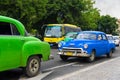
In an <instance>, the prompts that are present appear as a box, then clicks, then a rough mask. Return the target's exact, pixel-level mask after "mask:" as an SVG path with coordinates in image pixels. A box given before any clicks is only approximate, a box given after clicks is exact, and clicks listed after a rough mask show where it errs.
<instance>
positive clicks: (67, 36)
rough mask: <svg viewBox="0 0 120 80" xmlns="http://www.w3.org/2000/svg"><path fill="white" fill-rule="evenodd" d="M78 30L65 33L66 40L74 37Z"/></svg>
mask: <svg viewBox="0 0 120 80" xmlns="http://www.w3.org/2000/svg"><path fill="white" fill-rule="evenodd" d="M77 34H78V32H69V33H67V34H66V35H65V38H64V41H69V40H71V39H74V38H75V37H76V35H77Z"/></svg>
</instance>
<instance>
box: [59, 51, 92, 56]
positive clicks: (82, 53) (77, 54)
mask: <svg viewBox="0 0 120 80" xmlns="http://www.w3.org/2000/svg"><path fill="white" fill-rule="evenodd" d="M58 55H65V56H75V57H89V56H90V55H89V54H87V53H86V52H81V53H77V52H69V51H68V52H63V51H60V52H58Z"/></svg>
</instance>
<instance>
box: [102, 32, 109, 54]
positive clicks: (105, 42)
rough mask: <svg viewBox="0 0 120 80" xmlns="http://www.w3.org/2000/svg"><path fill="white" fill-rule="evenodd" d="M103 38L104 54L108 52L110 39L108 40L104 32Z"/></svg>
mask: <svg viewBox="0 0 120 80" xmlns="http://www.w3.org/2000/svg"><path fill="white" fill-rule="evenodd" d="M102 40H103V43H102V47H103V54H106V53H107V49H108V43H109V42H108V40H107V36H106V35H105V34H102Z"/></svg>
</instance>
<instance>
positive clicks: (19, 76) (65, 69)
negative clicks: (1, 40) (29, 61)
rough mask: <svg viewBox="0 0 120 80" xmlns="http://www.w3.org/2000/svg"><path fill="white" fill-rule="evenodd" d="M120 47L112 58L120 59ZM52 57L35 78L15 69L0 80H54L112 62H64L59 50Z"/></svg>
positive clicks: (78, 59) (71, 59)
mask: <svg viewBox="0 0 120 80" xmlns="http://www.w3.org/2000/svg"><path fill="white" fill-rule="evenodd" d="M119 52H120V47H117V48H116V51H115V52H114V54H113V57H112V58H117V57H120V53H119ZM51 53H52V55H53V56H54V59H53V60H49V61H46V62H42V63H41V65H42V66H41V73H40V74H39V75H38V76H36V77H35V78H26V77H25V76H24V75H23V73H22V70H20V69H15V70H10V71H5V72H0V80H40V79H42V80H52V79H54V78H57V77H60V76H64V75H65V74H69V73H72V72H75V71H77V70H80V69H81V70H82V69H84V68H87V67H89V66H93V65H95V64H99V63H102V62H104V61H107V60H110V59H109V58H106V56H102V57H98V58H96V60H95V61H94V62H92V63H88V62H86V61H85V59H82V58H69V59H68V60H67V61H62V60H61V59H60V58H59V55H57V49H52V50H51Z"/></svg>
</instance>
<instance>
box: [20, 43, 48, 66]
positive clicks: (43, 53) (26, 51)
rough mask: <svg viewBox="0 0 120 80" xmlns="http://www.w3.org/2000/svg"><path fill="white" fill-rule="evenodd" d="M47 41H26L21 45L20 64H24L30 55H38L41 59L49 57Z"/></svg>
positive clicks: (44, 59)
mask: <svg viewBox="0 0 120 80" xmlns="http://www.w3.org/2000/svg"><path fill="white" fill-rule="evenodd" d="M48 46H49V44H48V43H47V42H40V41H28V42H26V43H25V44H24V45H23V49H22V55H21V58H22V59H21V60H22V61H21V66H26V63H27V60H28V59H29V57H30V56H33V55H38V56H39V58H41V59H42V60H43V61H46V60H48V59H49V55H50V46H49V47H48Z"/></svg>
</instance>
